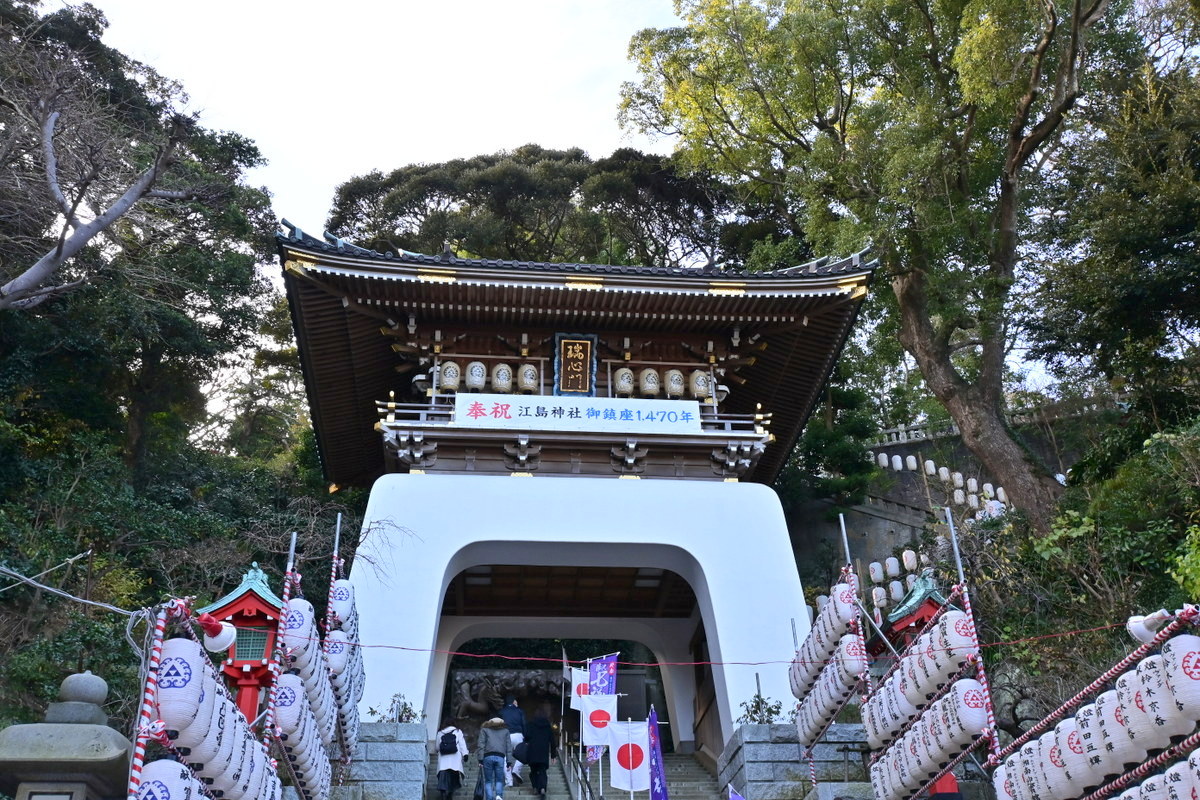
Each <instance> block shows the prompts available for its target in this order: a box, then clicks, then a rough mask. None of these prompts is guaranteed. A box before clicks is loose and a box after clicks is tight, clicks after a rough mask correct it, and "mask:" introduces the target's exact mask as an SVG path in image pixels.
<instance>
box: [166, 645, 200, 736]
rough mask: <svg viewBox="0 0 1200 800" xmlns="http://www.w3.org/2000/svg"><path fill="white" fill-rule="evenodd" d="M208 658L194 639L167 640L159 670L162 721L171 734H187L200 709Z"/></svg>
mask: <svg viewBox="0 0 1200 800" xmlns="http://www.w3.org/2000/svg"><path fill="white" fill-rule="evenodd" d="M208 663H209V662H208V656H206V655H205V654H204V652H203V651H202V650H201V649H200V645H198V644H196V643H195V642H193V641H192V640H191V639H184V638H173V639H167V640H166V641H164V642H163V645H162V657H161V660H160V661H159V666H158V709H159V712H158V713H159V717H160V718H161V719H162V721H163V722H164V723H166V726H167V730H175V731H179V730H183V729H184V728H186V727H187V726H188V725H191V724H192V721H193V720H194V719H196V712H197V711H199V709H200V695H201V693H202V691H203V688H204V686H203V684H204V674H205V667H206V665H207V664H208Z"/></svg>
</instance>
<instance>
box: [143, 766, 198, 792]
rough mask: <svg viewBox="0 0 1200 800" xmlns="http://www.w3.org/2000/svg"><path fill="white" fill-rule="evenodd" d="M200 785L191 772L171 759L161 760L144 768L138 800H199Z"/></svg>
mask: <svg viewBox="0 0 1200 800" xmlns="http://www.w3.org/2000/svg"><path fill="white" fill-rule="evenodd" d="M200 792H201V790H200V784H199V783H197V782H196V779H195V778H194V777H193V776H192V773H191V771H190V770H188V768H187V767H185V766H184V765H183V764H180V763H179V762H178V761H175V760H174V759H171V758H161V759H159V760H157V761H151V762H150V763H148V764H146V765H144V766H143V767H142V774H141V782H140V783H138V787H137V795H136V797H137V800H199V799H200V798H201V797H203V795H201V793H200Z"/></svg>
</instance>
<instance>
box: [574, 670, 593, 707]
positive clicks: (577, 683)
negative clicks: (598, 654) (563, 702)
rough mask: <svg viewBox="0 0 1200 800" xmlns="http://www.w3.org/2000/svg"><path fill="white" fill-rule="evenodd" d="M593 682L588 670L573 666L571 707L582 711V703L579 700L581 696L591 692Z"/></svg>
mask: <svg viewBox="0 0 1200 800" xmlns="http://www.w3.org/2000/svg"><path fill="white" fill-rule="evenodd" d="M590 686H591V684H590V682H589V680H588V671H587V670H586V669H579V668H578V667H571V708H572V709H573V710H575V711H581V710H582V708H583V707H582V705H581V704H580V702H579V699H580V698H581V697H584V696H585V695H587V694H589V691H588V690H589V688H590Z"/></svg>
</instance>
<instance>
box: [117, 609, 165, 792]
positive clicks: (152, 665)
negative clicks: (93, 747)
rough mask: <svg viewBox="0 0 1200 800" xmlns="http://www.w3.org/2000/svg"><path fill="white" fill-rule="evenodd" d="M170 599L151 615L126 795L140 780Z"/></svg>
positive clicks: (155, 697) (156, 699)
mask: <svg viewBox="0 0 1200 800" xmlns="http://www.w3.org/2000/svg"><path fill="white" fill-rule="evenodd" d="M174 603H175V601H174V600H172V601H170V602H168V603H164V604H163V605H161V606H159V609H158V613H157V614H156V615H155V617H154V638H153V639H152V641H151V643H150V656H149V660H148V661H147V662H146V684H145V686H144V687H142V707H141V709H140V710H139V711H138V727H137V733H136V735H135V737H134V741H133V760H132V761H131V762H130V764H129V784H128V787H127V789H126V792H125V794H126V796H127V797H128V798H129V800H134V798H136V797H137V790H138V786H139V785H140V784H141V782H142V766H143V765H144V764H145V763H146V742H147V741H148V740H149V739H150V725H151V722H152V720H151V718H152V717H153V716H154V708H155V706H156V705H157V702H158V665H159V663H160V662H161V661H162V648H163V632H164V631H165V630H166V629H167V614H168V612H169V611H170V609H171V608H172V607H173V605H174Z"/></svg>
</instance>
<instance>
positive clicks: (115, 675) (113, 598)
mask: <svg viewBox="0 0 1200 800" xmlns="http://www.w3.org/2000/svg"><path fill="white" fill-rule="evenodd" d="M0 27H2V28H3V30H4V36H6V37H10V36H17V35H18V34H19V35H20V36H24V37H25V38H24V39H23V40H21V41H22V46H23V47H24V48H25V49H24V50H23V51H22V52H23V53H25V54H26V55H28V54H29V53H35V54H38V57H39V58H42V59H44V61H43V62H39V63H44V65H46V66H47V68H48V69H49V68H50V67H53V68H54V69H60V68H63V69H65V68H67V67H69V70H70V73H71V75H72V76H73V77H72V78H71V80H70V81H67V83H66V84H64V86H65V87H66V88H65V89H64V94H63V96H64V97H66V98H68V99H74V100H80V102H82V101H83V100H86V101H87V103H88V104H90V105H89V106H88V107H89V108H93V110H95V108H96V107H99V108H100V111H102V112H103V114H101V116H102V118H103V120H104V125H105V126H113V127H112V130H113V131H115V133H112V134H111V136H110V137H109V138H107V139H105V140H104V142H102V143H101V144H103V145H104V147H111V148H115V151H114V152H115V156H114V157H115V161H112V162H110V163H111V165H113V167H114V169H116V170H117V171H118V173H119V172H120V171H121V170H126V169H135V168H140V167H139V165H141V166H144V165H145V163H147V160H148V159H150V158H152V157H153V150H154V145H155V142H157V141H158V140H157V139H156V137H157V136H159V135H160V134H161V133H162V132H163V130H162V125H163V124H164V122H163V119H164V114H166V111H165V110H164V109H166V108H167V107H168V106H169V104H170V103H171V102H173V100H174V99H175V98H178V97H179V93H180V92H181V89H180V87H178V86H177V85H175V84H172V83H171V82H169V81H166V80H165V79H163V78H162V77H161V76H158V75H157V74H156V73H154V72H153V71H152V70H149V69H148V68H145V67H144V66H143V65H138V64H136V62H133V61H131V60H130V59H128V58H126V57H125V56H123V55H122V54H120V53H119V52H117V51H115V50H113V49H111V48H109V47H107V46H105V45H104V44H103V42H102V41H101V36H102V34H103V29H104V27H105V23H104V19H103V16H102V15H101V14H100V13H99V11H97V10H96V9H95V8H93V7H91V6H84V7H79V8H73V7H66V8H63V9H60V10H56V11H54V12H52V13H49V14H47V15H46V16H44V17H41V18H39V17H38V15H37V9H36V7H34V6H32V5H28V4H23V3H22V4H0ZM14 31H15V32H16V33H14ZM15 41H16V39H12V38H9V39H5V44H6V45H13V44H14V42H15ZM64 58H65V59H66V60H65V61H63V60H62V59H64ZM0 62H3V63H0V81H4V89H5V91H18V90H20V91H24V89H26V88H30V87H28V86H26V85H25V84H24V83H22V82H21V81H22V80H25V79H27V78H30V77H31V76H32V75H33V74H32V73H28V74H27V73H20V74H18V72H17V68H18V67H20V66H21V65H22V64H26V62H23V61H22V62H20V63H16V62H4V61H3V59H0ZM64 64H65V66H64ZM18 79H20V80H18ZM34 88H36V87H34ZM72 93H75V94H72ZM0 108H4V109H6V111H5V112H0V113H7V111H9V110H11V109H10V108H9V107H8V106H3V104H0ZM72 108H76V106H72ZM97 113H99V112H97ZM65 118H66V117H65V115H64V119H65ZM97 124H98V123H97ZM6 125H7V121H5V120H0V152H2V153H5V154H6V156H12V155H13V154H14V153H15V154H16V155H18V156H20V157H21V158H25V156H24V155H21V154H22V153H23V152H24V151H22V150H21V149H20V148H18V149H17V150H15V151H14V150H10V149H6V147H5V144H12V143H13V142H15V141H16V139H12V138H6V137H18V136H19V134H20V130H19V129H18V127H19V126H18V127H6ZM62 130H63V137H64V141H69V140H71V139H70V137H71V136H75V135H82V134H81V131H83V132H86V130H85V128H80V127H68V126H66V125H65V122H64V127H63V129H62ZM105 131H109V128H104V129H103V130H102V131H100V132H105ZM71 141H73V140H71ZM105 152H107V151H105ZM261 160H262V159H261V156H260V154H259V152H258V150H257V148H256V146H255V145H254V143H253V142H251V141H249V140H248V139H245V138H244V137H242V136H239V135H237V134H235V133H229V132H213V131H206V130H204V129H202V128H200V127H198V126H193V127H191V128H190V130H189V136H188V139H187V143H186V146H183V147H181V148H180V149H179V150H178V151H177V152H176V158H175V161H174V163H173V165H172V169H171V171H170V173H169V174H168V175H166V176H165V177H164V178H163V179H162V180H161V182H160V184H159V185H160V187H161V188H165V189H175V188H183V187H185V186H190V187H197V186H199V187H202V188H203V191H202V192H201V193H200V194H199V195H198V196H196V197H195V199H193V200H190V201H185V202H175V201H172V203H170V204H161V203H157V202H156V203H147V204H145V205H144V206H143V207H141V208H140V210H139V211H138V213H137V214H136V215H132V216H127V217H125V218H123V219H122V220H121V221H120V222H119V223H118V224H116V225H114V226H112V227H111V228H110V229H109V230H108V232H107V236H108V239H107V240H106V243H105V247H104V248H103V252H102V253H101V252H94V253H84V254H82V255H81V256H80V258H81V259H83V260H84V261H85V262H86V263H85V264H84V265H80V266H77V267H73V269H83V268H84V267H87V268H89V269H90V268H99V267H101V266H102V267H103V269H102V270H101V271H100V272H99V273H96V274H94V275H92V276H91V278H92V279H91V280H90V281H89V282H88V283H87V285H86V286H83V287H82V288H78V289H76V290H75V291H72V292H70V293H66V294H63V295H62V296H59V297H56V298H54V299H51V300H48V301H46V302H44V303H41V304H40V305H38V306H36V307H35V308H32V309H28V310H25V311H20V312H17V311H0V560H2V561H3V562H4V563H5V564H6V565H7V566H8V567H10V568H12V569H14V570H17V571H19V572H21V573H22V574H25V575H35V574H39V573H43V572H45V573H46V575H45V577H44V578H43V579H42V580H43V581H45V582H46V584H47V585H49V586H51V587H53V588H56V589H61V590H63V591H66V592H68V593H71V594H73V595H75V596H77V597H81V598H85V599H88V600H92V601H96V602H104V603H109V604H112V605H115V606H117V607H120V608H124V609H136V608H141V607H146V606H151V605H154V604H155V603H158V602H160V601H161V600H163V599H165V598H167V597H171V596H184V595H187V596H194V597H196V598H197V602H198V603H201V604H203V603H207V602H211V601H212V600H214V599H216V598H217V597H219V596H221V595H223V594H225V593H226V592H228V591H230V590H232V589H233V588H234V587H235V586H237V585H238V583H240V581H241V577H242V574H243V573H244V571H245V570H246V568H247V567H248V566H249V565H250V562H251V561H258V562H259V563H260V564H261V565H262V566H263V568H264V569H266V570H267V572H268V574H270V575H272V576H274V578H275V581H276V585H277V586H278V581H279V576H280V575H281V573H282V570H283V566H284V565H283V561H284V558H285V555H286V551H287V535H288V533H289V532H290V531H292V530H296V531H299V533H300V541H301V548H302V552H301V553H300V560H299V563H300V564H301V566H302V568H307V570H308V572H309V574H308V575H307V580H306V581H305V586H306V587H307V588H308V590H309V591H310V593H311V594H312V596H313V599H314V602H315V604H316V605H318V606H322V605H323V603H324V596H325V592H324V590H325V588H326V586H327V581H328V575H329V570H328V559H329V555H330V548H331V546H332V541H331V540H332V531H333V525H334V517H335V515H336V513H337V512H339V511H341V512H344V513H346V514H347V520H346V525H347V526H348V527H349V528H352V527H353V525H354V514H353V511H354V509H353V508H350V507H347V506H346V505H342V504H340V503H333V502H330V500H329V497H328V495H327V494H326V493H325V489H324V482H323V481H322V480H321V479H320V469H319V464H318V463H317V460H316V456H315V449H314V447H313V444H312V438H311V431H310V430H309V429H308V426H307V421H306V419H305V418H304V415H303V398H302V395H301V393H300V390H299V377H298V375H299V369H298V365H297V363H296V358H295V351H294V349H293V348H292V347H291V343H290V339H291V336H290V330H289V321H288V318H287V314H286V310H285V309H286V306H285V304H284V303H283V300H282V298H279V297H278V296H277V294H276V293H275V291H274V290H273V289H272V287H271V285H270V283H269V282H268V281H267V280H266V279H265V277H264V276H263V275H262V274H261V273H260V272H259V270H258V268H257V266H256V264H257V262H258V261H259V260H263V259H267V258H270V257H271V251H272V240H271V233H272V228H273V227H274V217H273V214H272V212H271V209H270V204H269V199H268V195H267V193H266V192H265V191H264V190H261V189H255V188H251V187H249V186H246V185H245V183H244V176H245V173H246V171H247V170H249V169H251V168H252V167H254V166H257V165H258V164H260V163H261ZM18 166H21V167H22V168H25V167H27V166H28V164H25V163H24V162H22V163H21V164H20V165H18ZM60 167H61V168H62V169H63V174H64V175H66V174H68V173H69V174H72V175H76V174H77V173H76V172H71V170H73V169H77V168H78V167H79V164H77V163H73V162H70V161H67V160H64V161H63V162H62V163H61V164H60ZM4 174H5V176H6V177H5V178H3V179H0V181H3V180H9V181H14V180H17V179H19V178H21V174H20V173H19V170H18V171H17V172H5V173H4ZM114 180H116V181H118V182H119V176H117V177H113V176H111V175H108V174H105V175H102V176H100V177H99V178H97V179H96V184H97V185H100V184H104V185H108V184H110V183H111V182H112V181H114ZM18 182H19V181H18ZM14 185H15V184H14ZM33 185H38V184H33ZM22 186H24V188H23V189H22V191H24V192H25V193H24V194H21V193H15V194H14V193H6V192H5V191H0V271H2V270H7V269H9V268H10V267H12V266H14V265H18V266H19V264H20V263H21V261H22V259H24V258H27V257H28V256H29V254H30V253H36V252H38V251H39V248H43V247H45V246H46V244H47V243H46V237H47V236H48V235H52V234H47V231H52V230H53V224H52V219H51V221H50V222H48V221H47V219H48V218H47V217H46V215H47V214H48V215H49V218H52V217H53V216H54V214H55V213H56V212H55V211H54V210H53V206H52V205H50V204H47V202H46V198H44V197H32V196H31V195H30V194H29V192H30V191H31V190H29V188H28V186H26V185H25V184H22ZM35 194H36V192H35ZM39 204H40V205H39ZM13 209H17V211H20V213H16V212H14V213H8V212H9V211H10V210H13ZM47 209H49V210H47ZM26 212H27V213H26ZM39 215H40V216H39ZM35 223H36V224H35ZM214 397H220V398H221V399H222V400H223V402H220V403H215V404H214V409H213V410H211V411H210V409H209V408H208V404H209V401H210V400H211V399H213V398H214ZM339 499H341V500H342V501H343V502H344V503H347V504H351V505H356V504H361V502H362V500H363V498H362V496H361V495H360V494H358V493H350V494H349V496H345V497H340V498H339ZM347 541H349V537H347ZM352 551H353V546H352V545H351V546H347V547H346V548H345V554H346V555H350V554H351V553H352ZM314 569H315V572H314V571H313V570H314ZM9 584H10V582H9V581H8V580H4V581H3V588H4V589H5V591H3V593H0V627H2V628H3V629H4V631H5V636H4V639H3V641H2V642H0V724H3V723H6V722H18V721H20V722H28V721H32V720H34V719H36V718H37V717H38V716H39V715H40V712H41V710H42V709H43V708H44V706H45V704H46V703H47V702H48V701H50V700H52V699H53V697H54V692H55V690H56V689H57V686H58V684H59V682H60V681H61V680H62V678H63V677H65V676H66V675H67V674H70V673H71V672H74V671H76V670H79V669H91V670H92V671H94V672H95V673H97V674H99V675H101V676H102V677H104V678H105V679H106V680H108V681H109V683H110V686H111V693H110V700H111V702H110V707H109V711H110V714H111V715H112V716H113V717H114V719H115V720H117V721H118V723H120V724H121V725H122V726H124V724H125V723H128V722H129V720H130V718H131V717H132V715H133V711H134V709H133V704H134V703H136V702H137V695H138V692H137V688H136V687H135V686H134V685H133V684H134V683H135V682H136V680H137V675H136V661H135V655H134V652H133V651H132V649H131V648H130V647H129V645H128V643H127V642H126V639H125V631H124V624H125V618H124V617H121V616H118V615H116V614H111V613H108V612H105V611H102V610H100V609H96V608H90V607H85V606H81V605H78V604H75V603H73V602H71V601H68V600H66V599H63V598H60V597H57V596H54V595H52V594H50V593H47V592H44V591H41V590H37V589H33V588H31V587H27V586H13V587H11V588H9ZM135 636H140V633H135Z"/></svg>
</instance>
